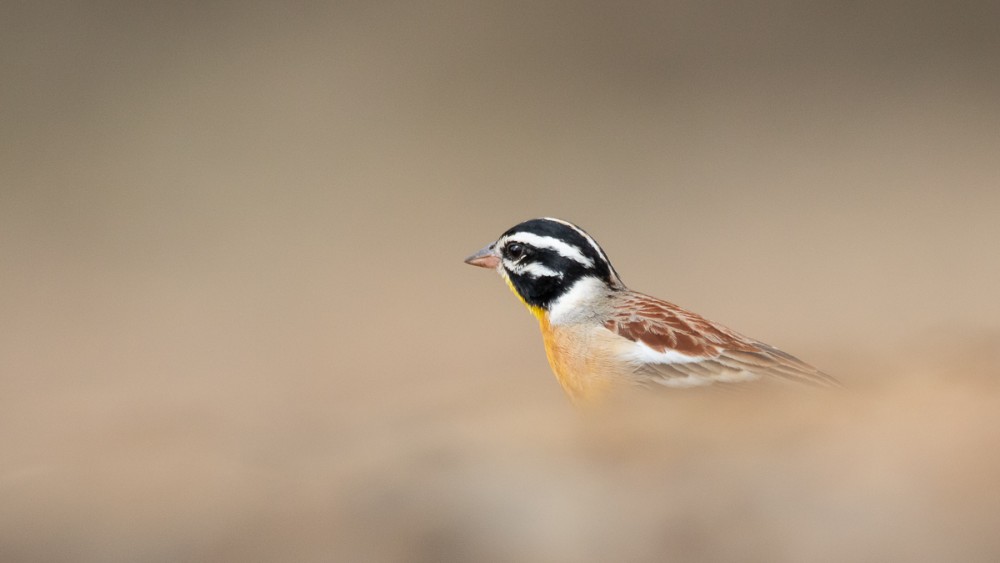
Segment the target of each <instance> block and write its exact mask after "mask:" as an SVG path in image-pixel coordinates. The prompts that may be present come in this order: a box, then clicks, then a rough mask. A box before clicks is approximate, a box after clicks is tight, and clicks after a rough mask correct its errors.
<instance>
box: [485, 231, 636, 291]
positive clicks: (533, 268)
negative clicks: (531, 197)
mask: <svg viewBox="0 0 1000 563" xmlns="http://www.w3.org/2000/svg"><path fill="white" fill-rule="evenodd" d="M465 262H466V263H468V264H472V265H473V266H480V267H483V268H494V269H496V270H497V272H499V273H500V275H501V276H503V277H504V279H506V280H507V282H508V283H509V284H510V287H511V289H513V290H514V292H515V293H516V294H517V295H518V297H520V298H521V299H522V300H523V301H524V302H525V304H527V305H528V306H529V307H531V308H539V309H542V310H548V309H549V308H550V307H551V306H552V304H553V303H554V302H555V301H556V300H558V299H559V298H560V297H562V296H563V295H565V294H566V293H568V292H569V291H570V290H571V289H572V288H573V287H574V286H575V285H577V284H578V283H579V282H581V280H583V281H584V282H585V283H589V284H593V283H594V282H600V283H601V285H603V286H604V287H607V288H610V289H623V288H624V287H625V286H624V284H623V283H622V281H621V278H619V277H618V272H616V271H615V269H614V267H613V266H611V262H610V261H609V260H608V257H607V255H606V254H604V251H603V250H602V249H601V247H600V246H599V245H598V244H597V241H595V240H594V239H593V237H591V236H590V235H588V234H587V233H586V232H584V230H583V229H581V228H580V227H577V226H576V225H574V224H572V223H569V222H566V221H562V220H560V219H553V218H551V217H545V218H542V219H531V220H529V221H525V222H523V223H521V224H519V225H515V226H514V227H512V228H510V229H509V230H508V231H507V232H505V233H504V234H503V235H501V236H500V238H499V239H497V240H496V242H494V243H493V244H490V245H489V246H487V247H486V248H483V249H482V250H480V251H479V252H477V253H475V254H473V255H472V256H470V257H468V258H467V259H466V260H465Z"/></svg>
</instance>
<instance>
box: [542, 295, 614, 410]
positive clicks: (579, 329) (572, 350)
mask: <svg viewBox="0 0 1000 563" xmlns="http://www.w3.org/2000/svg"><path fill="white" fill-rule="evenodd" d="M538 322H539V326H540V328H541V330H542V341H543V342H544V344H545V355H546V356H547V357H548V360H549V366H551V367H552V371H553V373H555V376H556V379H557V380H558V381H559V384H560V385H562V388H563V389H564V390H565V391H566V393H567V394H568V395H569V396H570V398H571V399H572V400H573V401H574V402H578V403H592V402H596V401H600V400H601V399H602V398H604V397H605V396H607V395H608V394H609V393H611V392H612V391H613V389H614V388H615V387H617V386H619V385H623V384H629V383H632V378H630V377H629V375H628V368H627V366H626V365H625V364H624V363H623V362H622V361H621V359H620V357H619V350H620V342H618V340H620V339H621V338H620V337H617V336H616V335H614V334H613V333H611V332H610V331H608V330H607V329H605V328H604V327H603V326H592V325H589V324H571V325H554V324H552V323H551V322H550V320H549V319H548V317H547V316H544V315H543V316H540V317H539V319H538Z"/></svg>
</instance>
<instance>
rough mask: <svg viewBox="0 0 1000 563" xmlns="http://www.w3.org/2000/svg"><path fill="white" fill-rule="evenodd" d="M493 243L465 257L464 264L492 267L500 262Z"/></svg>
mask: <svg viewBox="0 0 1000 563" xmlns="http://www.w3.org/2000/svg"><path fill="white" fill-rule="evenodd" d="M494 246H495V245H494V244H490V245H489V246H487V247H486V248H484V249H482V250H480V251H479V252H477V253H475V254H473V255H472V256H469V257H468V258H466V259H465V263H466V264H472V265H473V266H479V267H480V268H489V269H491V270H492V269H494V268H496V267H497V266H498V265H499V264H500V255H499V254H497V251H496V249H495V248H494Z"/></svg>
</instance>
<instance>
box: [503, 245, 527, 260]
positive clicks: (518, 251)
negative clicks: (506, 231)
mask: <svg viewBox="0 0 1000 563" xmlns="http://www.w3.org/2000/svg"><path fill="white" fill-rule="evenodd" d="M506 250H507V256H510V257H511V258H512V259H513V260H518V259H520V258H521V257H522V256H524V253H525V248H524V245H523V244H521V243H519V242H512V243H510V244H508V245H507V249H506Z"/></svg>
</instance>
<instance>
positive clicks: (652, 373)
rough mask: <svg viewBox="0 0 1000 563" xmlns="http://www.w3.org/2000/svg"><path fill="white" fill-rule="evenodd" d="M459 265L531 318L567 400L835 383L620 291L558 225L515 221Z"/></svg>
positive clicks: (579, 240)
mask: <svg viewBox="0 0 1000 563" xmlns="http://www.w3.org/2000/svg"><path fill="white" fill-rule="evenodd" d="M465 262H466V263H467V264H471V265H473V266H479V267H481V268H490V269H495V270H496V271H497V273H499V274H500V276H501V277H502V278H503V279H504V280H505V281H506V282H507V285H508V286H509V287H510V289H511V291H513V292H514V294H515V295H516V296H517V297H518V298H519V299H520V300H521V301H522V302H523V303H524V304H525V305H526V306H527V308H528V310H529V311H531V313H532V314H534V316H535V317H537V318H538V323H539V325H540V327H541V330H542V340H543V342H544V344H545V354H546V356H547V357H548V360H549V365H550V366H551V367H552V371H553V372H554V373H555V375H556V378H557V379H558V380H559V383H560V384H561V385H562V387H563V389H564V390H565V391H566V393H567V394H568V395H569V397H570V398H571V399H572V400H573V401H574V402H578V403H592V402H595V401H598V400H600V399H602V398H604V397H606V396H608V395H610V394H612V393H613V392H614V391H616V390H618V389H621V388H623V387H624V388H628V387H636V386H639V387H655V386H663V387H674V388H688V387H700V386H706V385H713V384H715V385H720V384H721V385H726V386H731V385H734V384H742V383H746V382H751V381H758V380H771V381H791V382H801V383H810V384H815V385H823V386H838V385H839V384H838V383H837V381H836V380H835V379H834V378H832V377H831V376H829V375H827V374H825V373H823V372H821V371H819V370H817V369H816V368H814V367H812V366H811V365H809V364H807V363H805V362H803V361H801V360H799V359H798V358H796V357H794V356H792V355H790V354H787V353H785V352H782V351H781V350H778V349H777V348H775V347H773V346H770V345H768V344H764V343H763V342H760V341H758V340H754V339H752V338H748V337H746V336H743V335H741V334H739V333H737V332H735V331H732V330H730V329H728V328H726V327H724V326H722V325H720V324H717V323H714V322H712V321H709V320H707V319H705V318H704V317H702V316H700V315H698V314H696V313H693V312H691V311H688V310H685V309H683V308H681V307H678V306H677V305H674V304H673V303H669V302H667V301H663V300H661V299H657V298H655V297H651V296H649V295H644V294H642V293H639V292H636V291H632V290H631V289H629V288H627V287H626V286H625V284H624V283H622V280H621V278H620V277H619V276H618V272H616V271H615V269H614V267H613V266H612V265H611V262H610V261H609V260H608V257H607V255H606V254H605V253H604V250H602V249H601V247H600V246H599V245H598V244H597V242H596V241H595V240H594V239H593V238H592V237H591V236H590V235H588V234H587V233H586V232H585V231H584V230H583V229H581V228H580V227H578V226H576V225H574V224H572V223H569V222H567V221H562V220H560V219H553V218H549V217H546V218H541V219H531V220H529V221H525V222H523V223H520V224H518V225H515V226H514V227H512V228H511V229H509V230H508V231H507V232H505V233H504V234H503V235H501V236H500V238H499V239H497V240H496V242H493V243H491V244H489V245H487V246H486V247H485V248H483V249H482V250H480V251H479V252H476V253H475V254H473V255H472V256H469V257H468V258H466V259H465Z"/></svg>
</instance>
